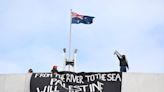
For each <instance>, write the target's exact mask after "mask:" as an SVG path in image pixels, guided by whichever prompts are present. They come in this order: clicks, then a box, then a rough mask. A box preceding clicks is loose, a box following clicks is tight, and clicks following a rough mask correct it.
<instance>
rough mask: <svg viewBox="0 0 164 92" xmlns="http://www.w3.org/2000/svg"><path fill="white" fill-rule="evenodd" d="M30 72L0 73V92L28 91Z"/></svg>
mask: <svg viewBox="0 0 164 92" xmlns="http://www.w3.org/2000/svg"><path fill="white" fill-rule="evenodd" d="M30 77H31V74H6V75H0V92H30V91H29V88H30V87H29V86H30V85H29V84H30Z"/></svg>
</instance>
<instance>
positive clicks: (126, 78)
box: [0, 73, 164, 92]
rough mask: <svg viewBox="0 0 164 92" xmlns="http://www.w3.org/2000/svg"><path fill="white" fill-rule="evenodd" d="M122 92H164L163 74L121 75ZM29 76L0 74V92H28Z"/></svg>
mask: <svg viewBox="0 0 164 92" xmlns="http://www.w3.org/2000/svg"><path fill="white" fill-rule="evenodd" d="M122 77H123V78H122V92H164V74H143V73H123V75H122ZM30 78H31V74H5V75H3V74H0V92H30Z"/></svg>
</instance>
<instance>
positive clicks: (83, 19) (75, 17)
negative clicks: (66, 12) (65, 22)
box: [71, 12, 94, 24]
mask: <svg viewBox="0 0 164 92" xmlns="http://www.w3.org/2000/svg"><path fill="white" fill-rule="evenodd" d="M71 16H72V24H80V23H83V24H91V23H92V22H93V18H94V17H91V16H86V15H80V14H78V13H75V12H71Z"/></svg>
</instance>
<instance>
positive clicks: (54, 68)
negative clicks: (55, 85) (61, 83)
mask: <svg viewBox="0 0 164 92" xmlns="http://www.w3.org/2000/svg"><path fill="white" fill-rule="evenodd" d="M51 73H52V78H57V74H58V69H57V66H56V65H54V66H53V68H52V70H51Z"/></svg>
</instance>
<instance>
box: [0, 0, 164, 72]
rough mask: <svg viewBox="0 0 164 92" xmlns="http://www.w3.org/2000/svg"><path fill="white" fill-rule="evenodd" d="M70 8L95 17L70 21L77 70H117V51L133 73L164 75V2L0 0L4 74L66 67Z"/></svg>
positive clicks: (1, 68)
mask: <svg viewBox="0 0 164 92" xmlns="http://www.w3.org/2000/svg"><path fill="white" fill-rule="evenodd" d="M70 9H72V10H73V11H74V12H77V13H79V14H82V15H90V16H94V17H95V18H94V21H93V24H91V25H85V24H77V25H75V24H74V25H72V48H71V52H73V50H74V49H75V48H77V49H78V52H77V67H76V69H77V72H110V71H119V62H118V59H117V58H116V56H114V55H113V52H114V50H118V51H119V52H120V53H122V54H126V55H127V59H128V62H129V66H130V70H129V72H146V73H164V58H163V57H164V1H163V0H69V1H67V0H66V1H65V0H0V73H1V74H3V73H26V72H27V70H28V69H29V68H32V69H33V70H34V72H49V71H50V70H51V68H52V66H53V65H57V66H58V67H59V70H62V69H63V48H67V51H68V38H69V27H70ZM71 54H72V53H71ZM67 56H68V53H67Z"/></svg>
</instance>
